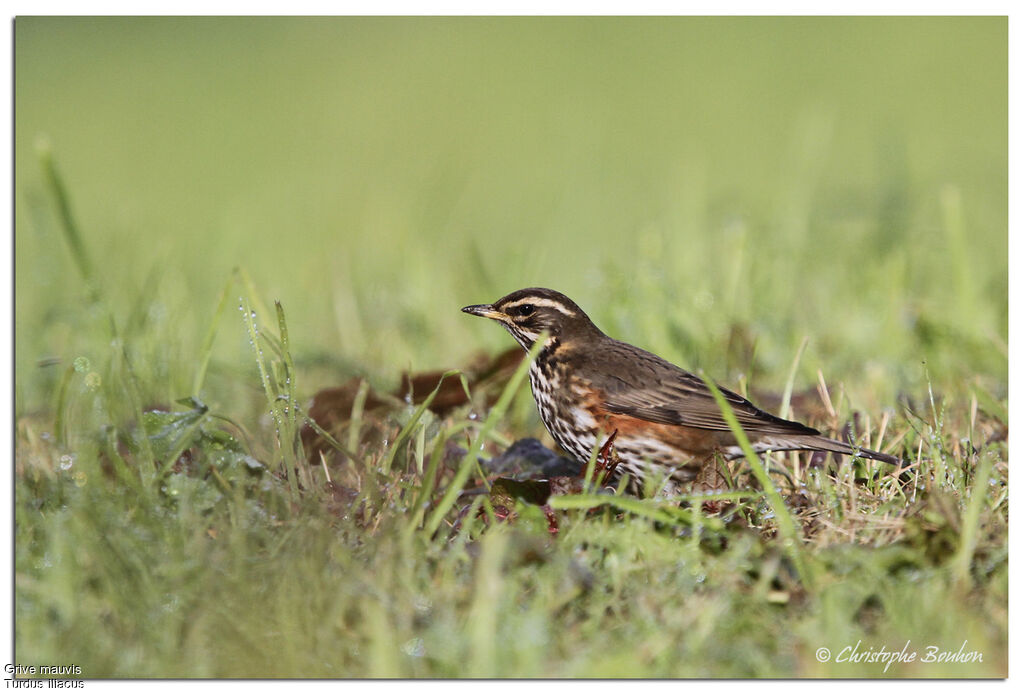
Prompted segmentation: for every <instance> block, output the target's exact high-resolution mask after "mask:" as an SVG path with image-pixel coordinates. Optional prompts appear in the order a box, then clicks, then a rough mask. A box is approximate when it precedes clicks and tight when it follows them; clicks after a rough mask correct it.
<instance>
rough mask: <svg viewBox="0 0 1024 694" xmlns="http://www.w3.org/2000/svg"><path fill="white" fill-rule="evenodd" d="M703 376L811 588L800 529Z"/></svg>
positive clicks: (785, 544) (715, 390)
mask: <svg viewBox="0 0 1024 694" xmlns="http://www.w3.org/2000/svg"><path fill="white" fill-rule="evenodd" d="M698 375H699V376H700V377H701V379H703V381H704V384H705V385H707V387H708V389H709V390H710V391H711V394H712V395H713V396H714V398H715V402H716V403H718V408H719V409H720V410H721V411H722V416H723V417H724V418H725V421H726V422H727V423H728V425H729V429H730V430H731V431H732V435H733V436H734V437H735V438H736V442H737V443H738V444H739V445H740V448H741V449H742V450H743V455H744V457H745V458H746V460H747V463H749V465H750V469H751V471H752V472H753V473H754V477H756V478H757V481H758V482H760V484H761V488H762V489H764V493H765V496H767V498H768V503H769V504H770V505H771V507H772V512H773V513H774V514H775V522H776V523H777V525H778V528H779V535H781V536H782V543H783V548H784V549H785V551H786V553H787V554H789V556H790V559H791V560H792V561H793V565H794V566H795V567H796V571H797V574H798V575H799V576H800V580H801V582H802V583H803V584H804V586H805V587H806V588H807V590H808V592H813V590H814V576H813V575H812V574H811V570H810V567H809V566H808V563H807V562H806V561H805V559H804V553H803V547H802V545H801V537H800V533H799V531H798V530H797V525H796V522H795V521H794V520H793V516H791V515H790V513H789V509H788V508H786V502H785V501H784V500H783V499H782V495H781V494H779V491H778V490H777V489H776V488H775V485H774V484H773V483H772V479H771V477H770V476H769V475H768V473H767V472H766V471H765V469H764V466H763V465H762V464H761V459H760V458H758V457H757V453H755V452H754V448H753V446H751V445H750V439H749V438H747V433H746V432H745V431H743V427H741V426H740V423H739V420H737V419H736V414H735V413H734V412H733V411H732V407H730V405H729V403H728V401H727V400H726V399H725V396H723V395H722V391H720V390H719V389H718V386H717V385H715V382H714V381H712V380H711V379H710V378H708V377H707V376H705V375H704V373H703V372H700V373H698Z"/></svg>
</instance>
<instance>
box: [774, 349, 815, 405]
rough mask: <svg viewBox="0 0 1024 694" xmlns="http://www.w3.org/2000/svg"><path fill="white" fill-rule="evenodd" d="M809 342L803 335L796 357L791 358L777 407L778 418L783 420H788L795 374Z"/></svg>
mask: <svg viewBox="0 0 1024 694" xmlns="http://www.w3.org/2000/svg"><path fill="white" fill-rule="evenodd" d="M810 341H811V340H810V338H809V337H807V336H806V335H805V336H804V339H803V340H801V341H800V347H799V348H798V349H797V350H796V356H795V357H793V363H792V365H791V366H790V367H789V377H788V378H787V379H786V387H785V388H784V389H783V391H782V404H781V405H779V416H780V417H782V418H783V419H789V401H790V399H791V398H792V397H793V384H794V383H796V372H797V369H798V368H799V367H800V358H801V357H803V355H804V350H805V349H807V343H808V342H810Z"/></svg>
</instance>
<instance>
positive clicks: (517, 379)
mask: <svg viewBox="0 0 1024 694" xmlns="http://www.w3.org/2000/svg"><path fill="white" fill-rule="evenodd" d="M546 340H547V334H546V333H543V334H541V336H540V337H539V338H538V339H537V341H536V342H535V343H534V345H533V347H532V348H531V349H530V351H529V353H528V354H527V355H526V359H523V361H522V362H521V363H520V364H519V366H518V367H516V370H515V373H513V374H512V378H510V379H509V380H508V383H507V384H506V385H505V389H504V390H503V391H501V395H500V396H499V397H498V401H497V402H496V403H494V407H492V408H491V411H490V412H488V413H487V418H486V419H485V420H484V423H483V424H482V425H481V426H480V428H479V429H478V430H477V433H476V436H474V437H473V441H472V442H471V443H470V446H469V450H468V451H466V455H464V456H463V457H462V462H461V463H460V464H459V469H458V471H457V472H456V473H455V477H454V478H453V479H452V481H451V484H449V485H448V489H447V490H446V491H445V493H444V496H443V497H442V498H441V501H440V502H439V503H438V505H437V507H436V508H435V509H434V512H433V513H432V514H430V518H429V520H428V521H427V525H426V528H425V532H426V533H427V536H428V537H429V536H433V534H434V533H435V532H437V529H438V527H440V525H441V521H442V520H443V519H444V517H445V514H447V513H448V511H449V510H450V509H451V507H452V505H453V504H454V503H455V500H456V499H457V498H458V496H459V494H460V493H461V492H462V487H463V486H464V485H465V484H466V480H468V479H469V474H470V472H471V471H472V469H473V467H474V465H475V464H476V456H477V454H478V453H479V452H480V449H481V448H482V447H483V442H484V441H485V440H487V436H488V434H489V433H490V431H491V429H493V428H494V425H495V424H497V422H498V420H499V419H500V418H501V417H502V416H503V415H504V414H505V410H507V409H508V406H509V405H510V404H511V403H512V397H513V396H514V395H515V394H516V391H517V390H518V389H519V385H520V384H521V383H522V382H523V379H524V378H526V374H527V372H529V370H530V365H531V364H533V360H534V359H536V358H537V355H538V354H540V351H541V350H542V349H543V348H544V342H545V341H546Z"/></svg>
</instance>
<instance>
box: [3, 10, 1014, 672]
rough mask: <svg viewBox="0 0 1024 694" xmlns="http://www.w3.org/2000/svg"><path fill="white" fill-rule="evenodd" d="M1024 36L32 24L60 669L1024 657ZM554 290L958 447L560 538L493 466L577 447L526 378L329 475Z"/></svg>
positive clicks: (976, 668) (925, 446)
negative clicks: (305, 435)
mask: <svg viewBox="0 0 1024 694" xmlns="http://www.w3.org/2000/svg"><path fill="white" fill-rule="evenodd" d="M1006 27H1007V24H1006V20H1005V19H999V18H994V19H973V18H932V19H913V18H906V19H904V18H888V19H868V18H854V19H850V18H846V19H799V18H798V19H781V18H779V19H770V18H768V19H764V18H762V19H743V18H736V19H702V18H679V19H597V18H594V19H558V18H556V19H546V20H530V19H447V20H442V19H391V20H387V19H373V18H370V19H337V20H304V19H274V20H271V19H261V20H260V19H237V20H221V19H195V20H190V19H106V18H98V19H60V18H19V19H18V20H17V21H16V23H15V59H16V65H17V72H16V75H15V97H16V101H15V120H16V137H15V158H16V162H15V163H16V168H15V211H16V220H15V222H16V225H15V253H16V267H15V269H16V276H15V290H16V298H15V311H16V333H15V350H16V352H15V368H16V383H15V410H16V417H17V431H16V436H17V438H16V446H17V447H16V457H15V494H16V499H15V520H16V523H15V591H16V594H15V617H16V626H15V644H16V648H17V655H18V660H19V662H21V663H37V664H47V663H56V662H61V663H65V662H74V663H76V664H79V665H81V666H82V668H83V673H84V675H85V676H86V677H133V676H148V677H174V676H178V677H211V676H291V677H304V676H308V677H321V676H326V677H388V676H391V677H394V676H403V677H461V676H502V677H508V676H523V677H537V676H547V677H615V676H630V677H640V676H659V677H672V676H703V677H718V676H723V677H724V676H731V677H740V676H766V677H787V676H809V677H820V676H842V677H875V676H885V675H888V676H898V677H960V676H975V677H978V676H981V677H991V676H1005V673H1006V671H1007V660H1008V657H1007V650H1006V649H1007V621H1008V617H1007V593H1008V580H1007V575H1008V560H1007V557H1008V548H1007V534H1008V530H1007V529H1008V520H1007V519H1008V484H1007V479H1008V451H1007V444H1006V432H1007V428H1008V424H1007V422H1008V418H1007V410H1006V402H1007V363H1008V350H1007V315H1008V301H1007V257H1006V240H1007V200H1008V192H1007V77H1006V75H1007V33H1006V32H1007V29H1006ZM40 143H46V144H45V145H41V144H40ZM41 152H42V155H41ZM530 285H541V286H550V287H552V288H555V289H559V290H561V291H564V292H566V293H568V294H569V295H570V296H572V297H573V298H574V299H576V300H577V301H578V302H579V303H580V305H581V306H583V308H584V309H585V310H587V311H588V313H589V314H590V315H591V316H592V317H593V318H594V319H595V321H596V322H597V323H598V325H599V326H600V327H602V329H604V330H605V331H606V332H608V333H609V334H611V335H613V336H615V337H618V338H620V339H624V340H627V341H629V342H632V343H634V344H639V345H641V346H643V347H646V348H649V349H651V350H653V351H655V352H657V353H659V354H662V355H663V356H665V357H666V358H669V359H671V360H673V361H675V362H676V363H679V364H681V365H683V366H685V367H687V368H690V369H691V370H696V369H703V372H704V373H705V374H707V375H709V376H711V377H713V378H714V379H715V380H716V381H717V382H719V383H721V384H722V385H724V386H727V387H730V388H738V389H741V390H744V389H745V390H746V391H747V392H749V393H750V395H751V397H752V398H753V399H754V400H755V402H758V403H759V404H761V405H762V406H765V407H766V408H767V409H773V410H775V409H778V408H779V407H780V405H779V404H778V403H788V404H789V406H790V408H791V410H792V411H793V412H794V414H795V416H799V417H801V418H803V419H805V420H807V421H809V422H811V423H812V424H813V425H815V426H817V427H819V428H822V429H823V430H827V431H829V432H831V433H838V432H839V431H841V430H842V429H843V428H844V427H845V426H847V425H852V426H853V428H854V430H855V431H856V433H857V435H858V437H860V439H859V440H860V441H861V442H863V443H864V444H866V445H870V446H871V447H873V448H879V449H883V450H888V451H890V452H896V453H899V454H902V455H904V456H905V457H906V458H907V460H908V462H910V463H913V464H914V465H913V466H912V467H910V468H909V470H907V471H906V472H905V473H904V478H903V480H902V482H901V481H900V480H898V479H896V478H895V477H894V476H893V475H891V474H890V472H891V471H890V470H889V469H888V468H886V467H884V466H877V467H875V466H870V465H869V466H865V464H864V463H863V462H859V461H858V462H851V461H849V460H845V461H844V462H843V464H842V465H840V466H839V467H838V468H835V469H829V470H817V469H808V468H807V466H806V460H801V459H799V458H796V457H793V456H776V457H775V459H773V460H772V461H769V462H770V465H768V466H767V467H768V470H769V474H770V477H765V476H760V477H761V478H762V479H761V481H760V482H758V481H757V480H755V479H754V478H753V477H752V475H751V474H750V468H749V466H746V465H737V466H736V467H735V469H734V470H733V471H732V472H733V473H735V476H736V486H737V489H738V492H739V493H737V494H735V495H734V496H733V497H731V498H732V500H733V507H732V508H733V510H732V511H731V512H729V513H726V514H717V515H716V514H711V513H707V512H701V513H695V512H694V510H693V508H699V504H698V505H697V506H695V507H692V508H680V507H679V506H678V505H677V504H675V503H671V502H668V501H656V500H635V499H629V498H608V497H602V498H600V499H598V498H593V497H590V496H584V497H579V498H573V497H556V498H554V499H553V500H552V505H553V506H554V507H555V508H556V513H557V514H558V518H559V533H558V535H557V537H553V536H551V534H550V533H549V532H548V523H547V520H546V519H545V517H544V516H543V514H542V512H541V510H540V509H539V507H536V506H532V505H529V504H523V503H520V504H519V505H518V506H517V507H516V508H515V511H516V513H517V514H518V518H517V520H516V521H515V522H514V523H511V524H509V523H496V522H494V521H493V520H491V521H490V522H489V521H488V518H490V517H492V516H493V509H491V508H490V505H489V503H488V502H486V501H485V499H484V497H483V496H476V497H471V498H470V497H462V498H460V497H459V495H458V494H457V492H458V491H459V490H460V489H461V488H462V486H463V482H466V483H467V486H470V487H473V486H482V485H483V484H484V480H482V479H481V471H480V468H479V466H478V465H477V460H476V454H477V452H478V451H480V447H482V453H481V455H483V456H484V457H489V456H490V455H492V454H494V453H497V452H499V451H500V450H502V449H503V448H504V446H505V445H507V444H508V442H510V441H512V440H514V439H516V438H518V437H521V436H527V435H532V436H540V435H541V434H542V433H543V430H542V426H541V425H540V423H539V420H538V418H537V415H536V412H535V409H534V406H533V403H532V399H531V398H530V395H529V392H528V389H526V388H523V387H511V388H508V389H506V390H505V391H504V392H503V393H500V392H499V391H500V388H498V389H493V390H491V391H488V392H485V390H486V389H485V388H484V387H483V386H475V387H473V388H472V389H471V391H472V392H471V396H472V403H471V405H469V406H465V407H462V408H458V409H456V410H454V411H452V412H450V413H448V414H447V415H445V416H444V417H439V416H437V415H435V414H434V413H432V412H431V411H430V410H429V409H426V408H424V407H417V406H416V405H415V404H408V403H404V402H400V401H399V402H396V403H394V405H393V406H392V407H391V408H389V409H386V410H379V409H371V408H366V409H364V408H363V407H362V405H358V406H357V407H356V408H355V412H354V413H353V417H352V418H351V420H350V422H349V423H348V424H347V425H345V426H343V427H341V428H340V429H338V430H336V431H332V432H331V434H332V435H333V437H334V444H335V445H332V446H330V447H329V448H328V453H327V454H325V463H324V464H321V465H307V464H305V463H304V462H302V461H303V460H304V459H305V454H306V453H307V451H306V450H304V449H303V447H302V444H301V442H300V440H299V437H298V432H299V429H300V428H301V426H302V425H303V423H304V417H305V412H306V409H307V408H308V400H309V398H310V396H311V395H313V394H314V393H315V392H316V391H318V390H319V389H320V388H323V387H327V386H333V385H337V384H340V383H342V382H343V381H345V380H347V379H348V378H350V377H351V376H353V375H358V376H361V377H363V378H364V379H365V380H366V382H367V383H368V384H369V385H370V386H372V387H373V389H374V391H375V392H380V391H387V390H392V389H393V388H394V387H395V385H396V384H397V383H398V379H399V375H400V373H401V372H403V371H405V370H412V371H420V370H427V369H439V370H442V371H447V370H452V369H465V368H466V367H467V365H468V364H469V363H470V361H471V360H472V358H473V357H474V355H475V354H477V353H479V352H481V351H482V352H485V353H491V354H493V353H496V352H497V351H498V350H499V349H504V348H505V347H508V346H510V345H511V341H510V339H509V338H508V335H507V334H505V333H504V332H503V331H501V330H499V329H498V328H497V327H495V326H493V325H487V324H484V323H482V322H479V321H475V320H471V319H470V318H468V317H466V316H464V315H463V314H461V313H460V312H459V308H460V307H461V306H463V305H466V304H470V303H479V302H483V301H490V300H493V299H495V298H497V297H498V296H500V295H502V294H504V293H506V292H508V291H511V290H513V289H517V288H520V287H523V286H530ZM235 307H238V308H239V309H240V310H238V311H236V310H235ZM452 378H455V376H452ZM513 385H514V384H513ZM826 391H827V392H826ZM361 392H362V393H363V395H362V396H361V397H363V398H365V397H367V395H366V393H367V390H366V389H365V387H364V389H363V390H362V391H361ZM772 393H779V394H781V397H780V398H778V399H777V402H776V404H774V405H772V403H771V402H769V400H770V398H768V397H767V396H766V395H765V394H772ZM499 394H501V395H503V397H502V398H501V399H498V400H496V398H498V396H499ZM488 398H490V399H488ZM487 402H495V403H496V404H495V405H494V406H493V407H490V408H488V407H487V404H486V403H487ZM781 407H783V409H785V405H784V404H783V405H781ZM471 415H472V416H471ZM548 443H549V444H550V441H548ZM467 451H468V452H467ZM783 467H786V468H788V469H789V472H788V473H786V474H781V473H780V472H779V470H780V469H781V468H783ZM328 475H330V478H331V481H332V483H333V491H332V487H331V486H329V485H327V476H328ZM453 482H454V484H453ZM772 488H774V489H775V490H777V493H773V492H772ZM762 489H766V490H768V491H766V492H765V491H762ZM471 499H478V501H472V503H473V504H475V505H474V506H473V507H472V512H470V513H468V515H465V516H464V517H463V519H462V521H461V523H459V524H458V525H454V524H455V523H456V520H457V516H458V514H459V511H460V509H463V507H465V506H466V505H467V504H469V503H471ZM581 506H583V507H581ZM588 508H591V509H596V510H593V511H590V512H588V510H587V509H588ZM477 510H479V511H480V513H479V514H477V513H476V511H477ZM965 640H966V641H967V644H968V645H967V647H966V649H965V650H968V651H979V652H981V653H982V654H983V662H981V663H947V664H938V663H921V662H914V663H899V664H895V665H892V666H891V667H890V668H889V670H888V671H885V670H884V664H879V663H877V662H875V663H849V662H847V663H836V662H834V658H833V660H830V661H829V662H826V663H820V662H818V661H817V660H816V659H815V651H816V650H817V649H819V648H828V649H830V650H831V652H832V654H833V656H835V655H837V654H839V653H840V652H841V650H842V649H843V648H844V647H845V646H853V645H854V644H857V643H858V642H860V643H861V645H860V646H859V649H860V650H861V651H862V652H863V651H868V650H870V649H875V650H877V649H879V648H882V647H885V648H886V649H888V650H890V651H891V650H897V651H898V650H900V649H902V648H903V645H904V644H905V643H906V642H907V641H909V642H910V644H911V645H910V648H911V649H912V650H917V651H919V652H920V655H921V656H924V654H925V650H926V648H927V647H928V646H930V645H934V646H937V647H938V648H939V649H941V650H951V651H954V652H955V651H957V650H958V649H959V648H960V645H961V644H962V643H963V642H964V641H965Z"/></svg>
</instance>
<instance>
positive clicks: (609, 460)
mask: <svg viewBox="0 0 1024 694" xmlns="http://www.w3.org/2000/svg"><path fill="white" fill-rule="evenodd" d="M618 434H619V430H618V429H616V430H615V431H613V432H612V435H611V436H609V437H608V440H607V441H605V442H604V445H603V446H601V450H600V451H598V452H597V461H596V465H595V475H594V477H595V479H596V478H597V474H596V473H597V471H599V470H600V471H603V472H604V474H603V475H602V476H601V484H600V486H601V487H604V486H605V485H606V484H608V482H609V481H610V480H611V478H612V474H614V473H615V468H617V467H618V466H619V456H618V455H617V454H616V453H615V450H614V449H613V448H612V443H613V442H614V441H615V437H616V436H618Z"/></svg>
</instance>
